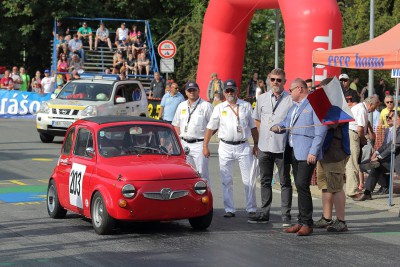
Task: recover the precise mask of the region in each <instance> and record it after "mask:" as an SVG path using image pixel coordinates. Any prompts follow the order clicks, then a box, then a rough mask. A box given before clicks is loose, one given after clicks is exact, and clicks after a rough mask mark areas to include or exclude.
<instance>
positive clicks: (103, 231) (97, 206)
mask: <svg viewBox="0 0 400 267" xmlns="http://www.w3.org/2000/svg"><path fill="white" fill-rule="evenodd" d="M91 215H92V224H93V228H94V231H95V232H96V233H98V234H99V235H107V234H111V233H112V230H113V228H114V224H115V219H114V218H112V217H111V216H110V215H109V214H108V212H107V208H106V204H105V202H104V199H103V197H102V195H101V194H100V192H96V193H95V194H94V196H93V200H92V207H91Z"/></svg>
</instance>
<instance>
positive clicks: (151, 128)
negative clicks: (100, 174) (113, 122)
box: [97, 124, 181, 158]
mask: <svg viewBox="0 0 400 267" xmlns="http://www.w3.org/2000/svg"><path fill="white" fill-rule="evenodd" d="M97 138H98V148H99V151H100V154H101V155H102V156H103V157H107V158H109V157H119V156H126V155H144V154H153V155H154V154H158V155H180V154H181V148H180V146H179V142H178V140H177V138H176V135H175V132H174V131H173V130H171V129H170V128H168V127H164V126H155V125H144V124H130V125H121V126H114V127H106V128H102V129H101V130H100V131H99V132H98V136H97Z"/></svg>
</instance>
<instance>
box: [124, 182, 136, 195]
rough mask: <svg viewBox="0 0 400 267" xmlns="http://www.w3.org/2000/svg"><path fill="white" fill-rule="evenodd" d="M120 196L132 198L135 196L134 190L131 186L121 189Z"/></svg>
mask: <svg viewBox="0 0 400 267" xmlns="http://www.w3.org/2000/svg"><path fill="white" fill-rule="evenodd" d="M122 195H123V196H124V197H126V198H133V197H134V196H135V195H136V188H135V187H134V186H133V185H131V184H126V185H124V186H123V187H122Z"/></svg>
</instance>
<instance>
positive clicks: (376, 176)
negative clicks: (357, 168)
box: [365, 166, 390, 193]
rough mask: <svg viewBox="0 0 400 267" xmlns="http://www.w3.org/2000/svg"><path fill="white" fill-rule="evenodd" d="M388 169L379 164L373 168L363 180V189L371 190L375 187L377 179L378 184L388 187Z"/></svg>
mask: <svg viewBox="0 0 400 267" xmlns="http://www.w3.org/2000/svg"><path fill="white" fill-rule="evenodd" d="M388 172H389V170H388V169H386V168H385V167H383V166H379V167H378V168H375V169H374V168H373V169H371V171H370V172H369V174H368V179H367V181H366V182H365V190H368V191H369V192H371V193H372V192H373V191H374V189H375V186H376V184H377V183H378V181H379V184H380V185H381V186H383V187H389V179H390V177H389V175H388V174H386V173H388Z"/></svg>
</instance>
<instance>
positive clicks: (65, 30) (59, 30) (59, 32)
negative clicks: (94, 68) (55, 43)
mask: <svg viewBox="0 0 400 267" xmlns="http://www.w3.org/2000/svg"><path fill="white" fill-rule="evenodd" d="M53 35H54V36H55V37H56V39H58V37H59V36H60V35H63V36H64V39H65V41H66V42H67V43H68V42H69V41H70V40H71V34H70V33H69V28H68V27H64V26H63V25H62V22H61V21H60V20H57V26H56V30H55V31H53Z"/></svg>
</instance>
